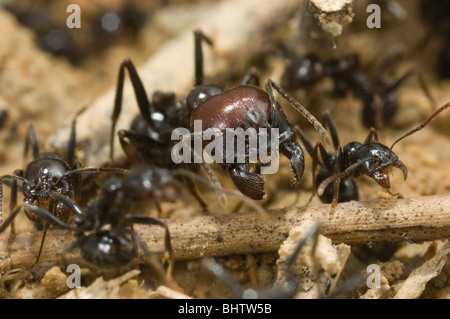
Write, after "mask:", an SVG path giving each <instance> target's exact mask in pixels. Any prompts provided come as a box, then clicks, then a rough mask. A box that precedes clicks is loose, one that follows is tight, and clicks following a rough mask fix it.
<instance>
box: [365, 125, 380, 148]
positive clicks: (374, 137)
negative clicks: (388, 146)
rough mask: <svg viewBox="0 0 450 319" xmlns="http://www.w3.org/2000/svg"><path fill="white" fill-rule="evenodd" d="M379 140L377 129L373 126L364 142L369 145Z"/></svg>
mask: <svg viewBox="0 0 450 319" xmlns="http://www.w3.org/2000/svg"><path fill="white" fill-rule="evenodd" d="M377 141H378V133H377V130H376V129H374V128H373V127H372V128H370V131H369V134H368V135H367V137H366V140H365V141H364V144H365V145H368V144H370V143H372V142H377Z"/></svg>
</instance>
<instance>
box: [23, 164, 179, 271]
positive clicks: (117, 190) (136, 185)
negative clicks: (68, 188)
mask: <svg viewBox="0 0 450 319" xmlns="http://www.w3.org/2000/svg"><path fill="white" fill-rule="evenodd" d="M180 190H181V185H180V184H179V182H178V181H177V180H175V179H174V178H173V176H172V174H171V172H170V171H169V170H166V169H162V168H156V169H149V168H139V169H135V170H132V171H131V172H129V173H128V174H127V175H126V176H125V177H123V178H118V177H112V178H110V179H108V180H107V181H106V182H105V183H104V184H103V186H102V188H101V191H100V196H99V197H98V198H97V199H95V200H94V201H92V202H91V203H90V204H89V205H88V207H87V209H86V210H85V212H83V211H82V209H81V208H80V207H79V206H78V205H77V204H76V203H75V202H74V201H72V200H71V199H69V198H68V197H66V196H63V195H61V194H59V193H57V192H52V195H51V196H52V198H53V199H54V200H55V201H59V202H61V203H63V204H64V205H65V206H66V207H67V209H68V210H70V211H71V212H73V213H74V215H75V216H74V225H70V224H68V223H67V222H65V221H64V220H62V219H61V218H59V216H55V215H54V214H52V213H51V212H50V211H48V210H47V209H45V208H42V207H39V206H35V205H31V204H29V203H26V204H25V207H26V209H27V210H29V211H31V212H33V213H34V214H35V215H37V216H40V217H41V218H43V219H46V220H48V221H50V222H51V223H54V224H57V225H58V226H60V227H62V228H65V229H68V230H72V231H73V232H74V233H75V236H76V240H75V241H74V242H72V243H70V244H69V245H68V246H66V248H65V249H64V251H65V252H69V251H72V250H74V249H75V248H79V250H80V252H81V256H82V257H83V259H84V260H85V261H87V262H88V263H89V264H91V265H93V266H94V267H96V268H99V269H105V270H107V269H113V268H117V267H123V266H127V265H128V264H130V263H131V262H132V261H133V260H134V259H135V258H136V257H137V256H138V245H137V244H138V243H139V246H140V247H141V249H142V250H143V251H144V252H145V255H146V257H149V258H148V259H149V262H150V263H151V264H152V266H153V267H154V268H155V270H157V271H158V272H159V274H160V275H163V278H165V277H164V273H165V272H164V270H163V268H162V266H161V264H160V263H159V262H156V261H155V259H154V257H153V259H152V258H151V253H150V251H149V250H148V248H147V246H146V244H145V243H144V242H143V241H142V240H141V239H140V238H139V236H138V234H137V233H136V232H135V231H134V230H133V227H132V226H133V225H134V224H144V225H157V226H161V227H163V228H164V229H165V239H164V245H165V252H166V256H165V257H166V258H168V260H169V268H168V278H171V273H172V269H173V263H174V257H173V250H172V245H171V238H170V232H169V228H168V226H167V224H166V223H165V222H164V221H163V220H161V219H159V218H156V217H150V216H144V215H129V212H130V210H131V207H132V204H133V203H134V202H136V201H141V200H144V199H159V200H163V201H169V202H174V201H175V200H176V199H177V196H178V193H179V192H180ZM108 225H109V227H106V226H108Z"/></svg>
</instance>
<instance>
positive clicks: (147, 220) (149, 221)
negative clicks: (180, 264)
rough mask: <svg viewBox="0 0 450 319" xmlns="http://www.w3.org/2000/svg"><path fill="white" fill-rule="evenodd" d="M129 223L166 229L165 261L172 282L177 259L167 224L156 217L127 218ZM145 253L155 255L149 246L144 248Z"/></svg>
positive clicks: (137, 216)
mask: <svg viewBox="0 0 450 319" xmlns="http://www.w3.org/2000/svg"><path fill="white" fill-rule="evenodd" d="M126 220H127V222H129V223H131V224H144V225H156V226H161V227H163V228H164V229H165V232H166V234H165V237H164V247H165V250H166V256H165V257H164V259H166V260H168V263H169V266H168V269H167V276H168V278H169V279H170V280H171V279H172V272H173V267H174V264H175V258H174V255H173V249H172V244H171V238H170V231H169V227H168V226H167V224H166V223H165V222H164V221H163V220H161V219H159V218H155V217H150V216H139V215H136V216H127V217H126ZM143 248H144V250H145V252H146V254H147V255H150V256H152V255H153V254H151V253H150V252H149V250H148V248H147V246H146V245H145V246H143Z"/></svg>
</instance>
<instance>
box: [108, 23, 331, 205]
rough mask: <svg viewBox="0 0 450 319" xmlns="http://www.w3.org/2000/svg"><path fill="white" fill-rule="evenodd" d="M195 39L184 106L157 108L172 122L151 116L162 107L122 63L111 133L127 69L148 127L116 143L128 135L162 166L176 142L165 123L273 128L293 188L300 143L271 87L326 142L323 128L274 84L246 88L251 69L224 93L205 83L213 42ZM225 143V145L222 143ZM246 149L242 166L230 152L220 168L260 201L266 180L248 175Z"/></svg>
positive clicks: (298, 171) (199, 34)
mask: <svg viewBox="0 0 450 319" xmlns="http://www.w3.org/2000/svg"><path fill="white" fill-rule="evenodd" d="M194 35H195V85H196V87H195V88H194V89H193V90H192V91H191V92H190V93H189V95H188V96H187V98H186V100H185V101H183V102H182V103H181V105H184V106H185V109H184V110H181V109H174V100H173V99H172V98H171V99H170V101H171V104H168V105H167V104H165V106H164V108H162V107H161V110H160V111H159V112H162V110H165V112H169V111H172V113H171V114H173V115H174V117H173V118H171V117H170V116H169V115H168V113H161V116H159V118H161V119H162V121H161V122H157V121H155V120H154V118H155V116H154V114H155V112H156V111H157V107H158V109H159V108H160V106H159V105H158V106H157V103H155V102H153V103H152V104H150V103H149V101H148V99H147V96H146V93H145V90H144V87H143V85H142V82H141V81H140V79H139V76H138V74H137V72H136V70H135V68H134V67H133V64H132V63H131V61H130V60H128V59H127V60H125V61H124V62H123V63H122V65H121V68H120V72H119V81H118V87H117V95H116V100H115V106H114V111H113V116H112V119H113V127H112V134H111V135H113V132H114V123H115V121H116V120H117V118H118V116H119V113H120V108H121V99H122V89H123V78H124V74H123V73H124V69H125V68H126V69H127V70H128V72H129V74H130V78H131V81H132V84H133V88H134V91H135V95H136V99H137V101H138V105H139V109H140V113H141V116H142V118H143V120H144V121H145V122H146V124H147V126H141V127H142V128H143V129H144V130H145V132H142V131H141V132H132V131H123V130H122V131H120V132H119V139H120V141H121V144H122V146H124V145H125V143H124V142H125V141H124V138H125V137H126V138H128V140H130V143H131V144H132V146H134V148H136V149H137V150H138V153H142V154H151V157H154V156H155V154H156V155H157V154H165V155H161V156H162V158H164V160H163V162H164V163H165V164H166V165H168V164H170V165H172V164H173V163H172V162H173V161H172V158H170V159H169V158H168V157H169V155H170V156H172V154H170V153H169V150H171V148H172V147H173V145H174V143H173V141H172V140H169V134H168V133H170V134H171V133H172V131H173V129H174V128H175V126H173V125H169V124H170V123H175V124H176V125H178V127H180V128H186V129H187V130H188V131H192V130H193V129H194V126H195V125H194V123H195V121H201V128H200V129H201V132H204V131H205V130H207V129H208V128H211V129H213V128H214V129H218V130H220V131H221V132H222V133H223V132H224V131H226V130H227V129H236V128H241V129H243V130H244V131H246V130H247V129H249V128H254V129H261V128H263V129H268V130H269V131H270V129H271V128H277V129H279V130H280V132H279V148H280V150H281V152H282V153H283V154H284V155H285V156H286V157H287V158H289V160H290V163H291V167H292V170H293V172H294V181H293V182H292V184H293V185H294V186H295V185H296V184H297V183H298V182H299V181H300V179H301V177H302V175H303V170H304V161H303V151H302V149H301V147H300V145H299V144H298V143H297V142H296V141H295V133H294V131H293V129H292V127H291V125H290V123H289V121H288V119H287V117H286V115H285V114H284V112H283V111H282V109H281V107H280V105H279V104H278V103H277V102H276V101H275V99H274V96H273V92H272V88H275V89H276V90H277V91H278V92H279V93H280V95H281V96H283V98H285V99H286V100H287V101H288V102H289V103H290V104H291V105H292V106H294V107H295V108H296V109H297V110H298V111H299V112H300V113H301V114H302V115H303V116H304V117H306V118H307V119H308V121H309V122H310V123H311V124H313V125H314V127H315V128H316V129H317V130H319V131H320V132H321V134H322V136H323V137H324V139H325V140H326V141H327V142H329V137H328V135H327V133H326V131H325V129H324V128H323V127H322V125H321V124H320V123H319V122H318V121H317V120H316V119H315V117H314V116H312V115H311V114H310V113H309V112H308V111H307V110H306V109H305V108H304V107H303V106H302V105H301V104H300V103H298V102H297V101H295V100H294V99H293V98H292V97H290V96H289V95H288V94H287V93H286V92H285V91H284V90H283V89H282V88H281V87H280V86H279V85H278V84H276V83H275V82H273V81H272V80H268V81H267V83H266V91H264V90H262V89H260V88H259V87H257V86H252V85H249V84H248V83H249V82H250V81H251V80H252V79H255V81H258V80H257V74H256V72H255V71H251V72H249V74H248V75H246V76H245V77H244V79H243V81H242V82H241V83H240V85H238V86H236V87H234V88H232V89H229V90H226V91H224V90H223V89H222V88H220V87H218V86H216V85H203V55H202V48H201V46H202V42H207V43H209V44H211V43H212V41H211V40H210V39H209V38H208V37H206V36H205V35H204V34H203V33H202V32H201V31H198V30H197V31H195V32H194ZM155 94H156V93H155ZM171 96H172V95H171ZM171 120H173V121H171ZM193 134H195V133H193ZM269 138H270V133H268V139H269ZM224 143H226V142H225V141H224ZM207 144H208V143H205V142H203V143H202V147H203V148H204V147H205V146H206V145H207ZM246 147H247V148H246V154H244V157H245V161H244V162H238V160H237V157H238V156H239V155H242V154H236V153H234V155H233V156H234V158H233V159H232V160H231V161H230V159H228V160H227V159H225V157H224V158H223V159H224V161H223V162H225V163H221V164H219V165H220V166H221V167H222V168H224V169H225V170H226V171H227V172H228V174H229V175H230V177H231V179H232V181H233V183H234V184H235V186H236V187H237V188H238V189H239V191H240V192H241V193H242V194H244V195H246V196H248V197H250V198H252V199H257V200H259V199H262V198H263V196H264V192H263V189H264V179H263V177H262V176H261V175H260V174H259V173H258V172H250V163H249V160H248V157H249V156H248V152H250V150H248V146H247V145H246ZM111 149H112V142H111ZM124 149H125V148H124ZM155 149H159V150H155ZM259 151H260V150H259ZM259 151H258V154H259ZM265 151H266V154H268V153H269V151H270V146H268V145H266V146H265ZM197 155H198V154H197ZM224 156H225V155H224ZM227 162H229V163H227Z"/></svg>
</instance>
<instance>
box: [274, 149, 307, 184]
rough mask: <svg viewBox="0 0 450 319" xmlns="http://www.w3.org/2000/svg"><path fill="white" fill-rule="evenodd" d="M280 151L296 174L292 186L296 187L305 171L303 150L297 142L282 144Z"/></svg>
mask: <svg viewBox="0 0 450 319" xmlns="http://www.w3.org/2000/svg"><path fill="white" fill-rule="evenodd" d="M280 151H281V152H282V153H283V154H284V155H285V156H286V157H287V158H288V159H289V161H290V164H291V168H292V171H293V172H294V180H293V181H292V182H291V186H296V185H297V184H298V183H299V182H300V180H301V178H302V176H303V171H304V170H305V159H304V155H303V150H302V148H301V147H300V144H298V143H297V142H296V141H291V142H285V143H281V144H280Z"/></svg>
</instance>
